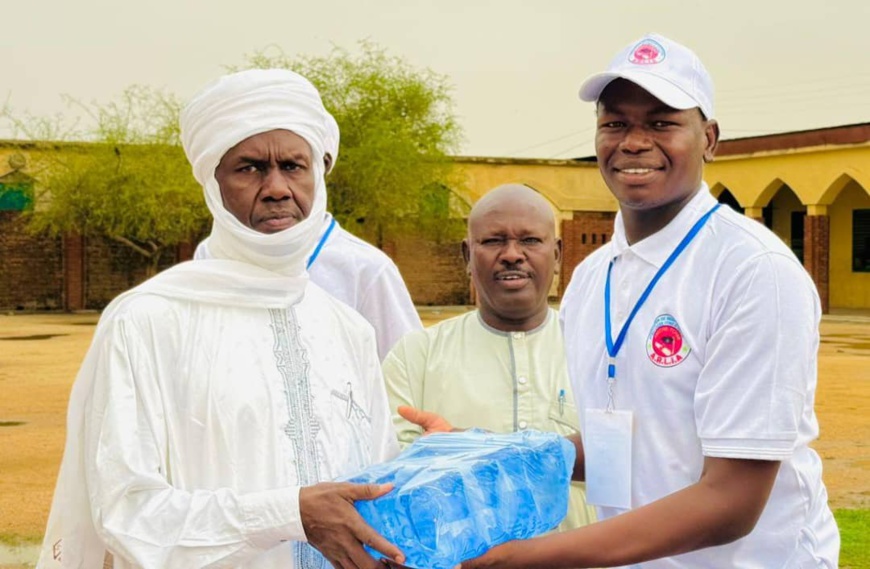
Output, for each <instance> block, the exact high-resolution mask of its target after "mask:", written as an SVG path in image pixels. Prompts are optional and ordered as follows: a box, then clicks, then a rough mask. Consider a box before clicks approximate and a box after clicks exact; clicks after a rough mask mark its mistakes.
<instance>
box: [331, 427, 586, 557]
mask: <svg viewBox="0 0 870 569" xmlns="http://www.w3.org/2000/svg"><path fill="white" fill-rule="evenodd" d="M574 458H575V449H574V445H573V444H572V443H570V442H569V441H568V440H566V439H564V438H563V437H561V436H559V435H556V434H555V433H544V432H540V431H530V430H529V431H520V432H517V433H509V434H496V433H489V432H485V431H481V430H477V429H473V430H470V431H464V432H461V433H442V434H435V435H429V436H426V437H422V438H420V439H417V440H416V441H415V442H414V443H413V444H411V445H410V446H408V447H407V448H406V449H405V450H404V452H402V453H401V454H400V455H399V456H397V457H396V458H394V459H393V460H390V461H388V462H385V463H381V464H376V465H372V466H370V467H368V468H366V469H365V470H364V471H362V472H361V473H359V474H356V475H354V476H352V477H349V478H346V479H345V480H347V481H348V482H356V483H362V484H387V483H392V484H394V485H395V488H394V489H393V490H392V491H391V492H390V493H388V494H386V495H385V496H381V497H380V498H378V499H376V500H368V501H359V502H357V503H356V509H357V510H358V511H359V513H360V514H361V515H362V517H363V518H364V519H365V520H366V522H368V523H369V525H371V526H372V527H373V528H374V529H375V530H376V531H377V532H378V533H380V534H381V535H383V536H384V537H385V538H387V539H388V540H389V541H391V542H392V543H394V544H395V545H396V546H397V547H398V548H399V549H400V550H402V552H403V553H404V554H405V556H406V560H405V564H406V565H408V566H411V567H415V568H418V569H451V568H452V567H455V566H456V565H457V564H458V563H460V562H462V561H464V560H468V559H472V558H474V557H477V556H479V555H482V554H483V553H485V552H486V551H487V550H489V549H490V548H491V547H494V546H496V545H498V544H500V543H504V542H506V541H510V540H514V539H526V538H529V537H534V536H536V535H539V534H541V533H544V532H546V531H549V530H551V529H553V528H555V527H556V526H557V525H558V524H559V522H561V521H562V518H564V517H565V514H566V513H567V512H568V488H569V485H570V482H571V472H572V470H573V468H574ZM370 552H371V553H372V554H373V555H376V556H377V555H378V554H377V552H373V551H370Z"/></svg>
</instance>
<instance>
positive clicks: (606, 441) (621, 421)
mask: <svg viewBox="0 0 870 569" xmlns="http://www.w3.org/2000/svg"><path fill="white" fill-rule="evenodd" d="M631 435H632V412H631V411H611V412H607V411H605V410H604V409H587V410H586V430H585V431H584V432H583V452H584V453H585V455H586V502H587V503H589V504H592V505H594V506H609V507H612V508H624V509H630V508H631V438H632V436H631Z"/></svg>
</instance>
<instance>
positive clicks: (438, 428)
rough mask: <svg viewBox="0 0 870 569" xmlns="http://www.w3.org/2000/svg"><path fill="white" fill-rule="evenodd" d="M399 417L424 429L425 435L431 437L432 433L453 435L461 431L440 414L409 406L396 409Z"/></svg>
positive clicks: (400, 406)
mask: <svg viewBox="0 0 870 569" xmlns="http://www.w3.org/2000/svg"><path fill="white" fill-rule="evenodd" d="M396 411H398V412H399V415H400V416H401V417H402V418H403V419H404V420H406V421H408V422H409V423H414V424H415V425H417V426H419V427H423V435H424V436H425V435H431V434H432V433H451V432H453V431H458V430H460V429H455V428H453V425H451V424H450V423H448V422H447V419H445V418H444V417H442V416H441V415H439V414H438V413H432V412H430V411H423V410H422V409H417V408H416V407H410V406H408V405H399V407H398V408H397V409H396Z"/></svg>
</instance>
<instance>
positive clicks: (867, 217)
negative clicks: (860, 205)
mask: <svg viewBox="0 0 870 569" xmlns="http://www.w3.org/2000/svg"><path fill="white" fill-rule="evenodd" d="M852 271H853V272H856V273H870V209H856V210H853V211H852Z"/></svg>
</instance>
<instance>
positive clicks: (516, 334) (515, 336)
mask: <svg viewBox="0 0 870 569" xmlns="http://www.w3.org/2000/svg"><path fill="white" fill-rule="evenodd" d="M513 337H514V338H516V339H517V340H519V339H520V338H522V337H523V333H522V332H514V333H513Z"/></svg>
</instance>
